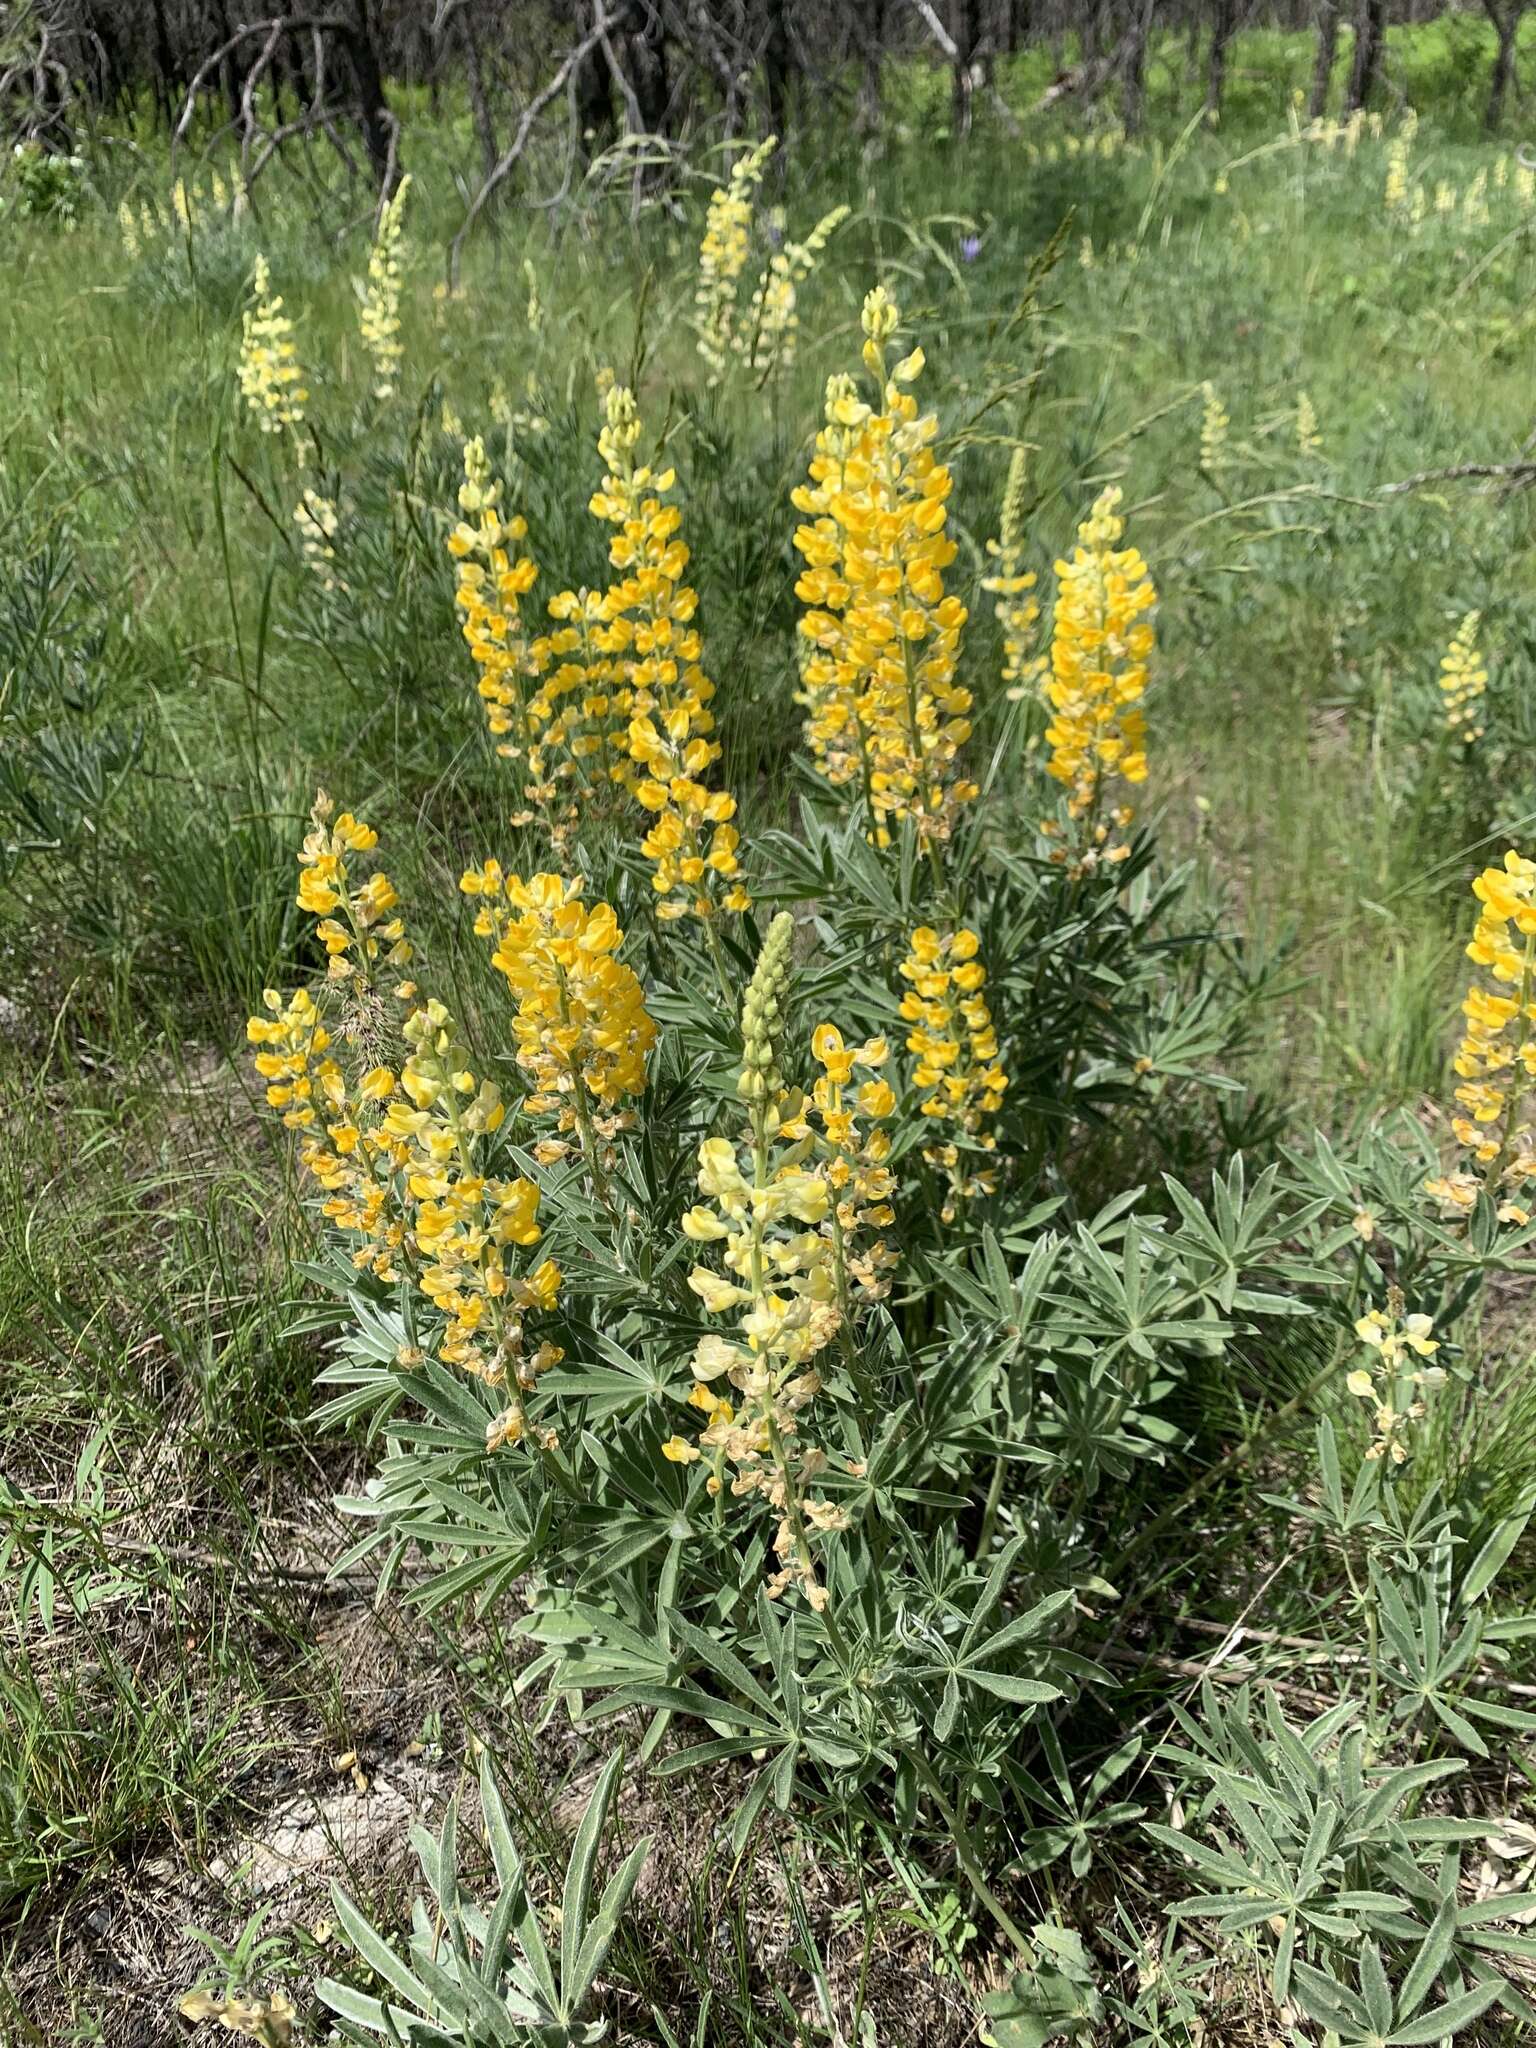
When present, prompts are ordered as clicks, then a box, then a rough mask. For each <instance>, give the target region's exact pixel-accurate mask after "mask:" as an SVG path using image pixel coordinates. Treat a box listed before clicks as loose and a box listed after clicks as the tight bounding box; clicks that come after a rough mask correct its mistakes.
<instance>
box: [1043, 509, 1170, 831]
mask: <svg viewBox="0 0 1536 2048" xmlns="http://www.w3.org/2000/svg"><path fill="white" fill-rule="evenodd" d="M1120 498H1121V493H1120V490H1119V487H1118V486H1115V485H1112V486H1111V487H1110V488H1109V489H1107V490H1105V491H1103V492H1101V493H1100V495H1099V498H1098V500H1097V502H1096V503H1095V505H1094V508H1093V511H1092V512H1091V513H1090V515H1089V517H1088V518H1087V519H1086V520H1085V521H1084V522H1083V524H1082V525H1081V526H1080V527H1079V528H1078V530H1077V543H1078V544H1077V547H1076V548H1075V549H1074V551H1073V554H1072V559H1071V561H1069V562H1068V561H1061V562H1058V563H1057V564H1056V579H1057V589H1056V610H1055V614H1054V617H1053V619H1052V624H1051V670H1050V676H1049V678H1048V679H1047V681H1046V684H1045V699H1046V703H1047V705H1048V707H1049V709H1050V713H1051V720H1050V723H1049V725H1048V726H1047V727H1046V734H1045V737H1046V741H1047V744H1048V745H1049V746H1050V749H1051V756H1050V760H1049V762H1048V763H1047V767H1048V770H1049V772H1050V774H1051V775H1052V776H1053V777H1054V778H1055V779H1056V781H1058V782H1060V783H1062V784H1064V785H1065V787H1066V790H1067V815H1068V819H1069V821H1070V822H1071V823H1072V824H1074V825H1077V824H1080V823H1081V822H1082V821H1084V820H1087V821H1088V826H1087V831H1088V837H1089V841H1090V843H1089V844H1088V845H1087V846H1086V847H1085V848H1083V849H1082V851H1081V853H1080V856H1079V864H1080V865H1081V866H1088V865H1092V864H1094V863H1095V862H1096V861H1098V860H1100V859H1103V860H1110V861H1113V860H1118V859H1123V858H1124V856H1125V854H1126V852H1127V851H1128V848H1127V847H1126V846H1125V845H1124V844H1120V845H1114V846H1111V845H1109V844H1108V841H1109V838H1110V828H1111V825H1113V826H1116V827H1119V828H1120V829H1121V830H1123V829H1124V828H1125V827H1126V826H1128V825H1129V823H1130V821H1131V817H1132V815H1133V814H1132V812H1131V811H1130V809H1129V807H1128V806H1125V805H1124V804H1121V805H1120V806H1118V807H1117V808H1116V809H1115V810H1114V811H1113V813H1112V814H1111V816H1110V817H1109V818H1104V817H1101V816H1100V815H1099V812H1100V810H1101V808H1102V800H1103V793H1104V790H1105V787H1106V785H1108V784H1109V783H1110V782H1111V781H1112V780H1113V779H1115V778H1119V779H1120V780H1121V781H1123V782H1129V783H1139V782H1144V781H1145V780H1146V776H1147V756H1146V719H1145V715H1144V714H1143V712H1142V709H1141V698H1142V695H1143V693H1144V691H1145V689H1146V686H1147V663H1148V660H1149V658H1150V656H1151V653H1152V649H1153V644H1154V639H1153V631H1152V627H1151V624H1150V623H1149V621H1148V619H1147V617H1146V614H1147V613H1148V612H1149V611H1150V610H1151V608H1152V606H1153V605H1154V604H1155V603H1156V601H1157V592H1156V590H1155V589H1154V588H1153V585H1152V579H1151V577H1150V576H1149V575H1148V573H1147V565H1146V563H1145V562H1144V561H1143V560H1142V558H1141V555H1140V553H1139V552H1138V550H1137V549H1135V548H1121V547H1119V546H1118V545H1117V543H1118V542H1119V541H1120V539H1121V538H1122V536H1123V534H1124V532H1125V522H1124V520H1123V519H1122V518H1121V517H1120V514H1119V510H1118V508H1119V504H1120ZM1055 829H1056V827H1055V824H1054V821H1052V823H1051V824H1049V825H1048V826H1047V830H1055Z"/></svg>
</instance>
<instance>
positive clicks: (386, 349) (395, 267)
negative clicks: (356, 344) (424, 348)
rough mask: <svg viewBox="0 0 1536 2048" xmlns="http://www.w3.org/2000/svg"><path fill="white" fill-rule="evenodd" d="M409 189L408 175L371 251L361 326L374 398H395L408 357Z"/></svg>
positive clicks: (381, 219) (384, 215) (384, 214)
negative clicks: (403, 309)
mask: <svg viewBox="0 0 1536 2048" xmlns="http://www.w3.org/2000/svg"><path fill="white" fill-rule="evenodd" d="M410 188H411V180H410V174H409V172H407V174H406V175H405V177H403V178H402V179H401V180H400V182H399V184H398V185H397V186H396V187H395V190H394V195H393V197H392V198H391V199H390V201H389V203H388V204H387V205H386V206H385V208H384V211H383V212H382V213H381V214H380V215H379V226H378V232H377V233H376V234H375V236H374V238H373V247H372V248H371V249H370V250H369V252H368V282H367V285H366V287H365V288H364V291H363V303H362V310H361V312H360V314H359V316H358V326H359V331H360V332H361V334H362V337H363V347H364V348H365V349H366V350H367V351H368V354H369V356H370V357H371V358H372V361H373V395H374V397H375V398H392V397H393V396H394V394H395V387H396V385H397V384H398V382H399V379H400V365H401V363H402V361H403V360H404V358H405V345H404V343H403V342H402V341H401V339H400V228H401V219H402V217H403V215H404V212H405V195H406V193H407V192H408V191H409V190H410Z"/></svg>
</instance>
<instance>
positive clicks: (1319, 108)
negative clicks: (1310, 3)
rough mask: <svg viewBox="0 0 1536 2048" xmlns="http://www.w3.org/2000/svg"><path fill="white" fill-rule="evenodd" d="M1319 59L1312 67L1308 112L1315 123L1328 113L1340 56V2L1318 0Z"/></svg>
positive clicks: (1335, 0) (1336, 0) (1337, 0)
mask: <svg viewBox="0 0 1536 2048" xmlns="http://www.w3.org/2000/svg"><path fill="white" fill-rule="evenodd" d="M1316 14H1317V59H1316V62H1315V63H1314V64H1313V66H1312V92H1311V96H1310V98H1309V99H1308V101H1307V112H1308V114H1309V115H1310V116H1311V117H1312V119H1313V120H1314V121H1316V120H1317V119H1319V118H1320V116H1322V115H1323V114H1326V113H1327V111H1328V88H1329V86H1330V85H1331V84H1332V82H1333V66H1334V60H1335V59H1336V58H1337V56H1338V54H1339V0H1317V7H1316Z"/></svg>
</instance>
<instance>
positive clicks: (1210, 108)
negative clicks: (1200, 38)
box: [1205, 0, 1237, 120]
mask: <svg viewBox="0 0 1536 2048" xmlns="http://www.w3.org/2000/svg"><path fill="white" fill-rule="evenodd" d="M1236 26H1237V0H1216V4H1215V7H1214V9H1213V10H1212V21H1211V56H1210V63H1209V66H1208V68H1207V70H1206V74H1205V111H1206V112H1207V113H1208V114H1213V115H1215V116H1216V118H1217V119H1218V120H1219V119H1220V118H1221V102H1222V99H1223V96H1224V95H1225V93H1226V90H1227V45H1228V43H1230V42H1231V40H1232V31H1233V30H1234V29H1235V28H1236Z"/></svg>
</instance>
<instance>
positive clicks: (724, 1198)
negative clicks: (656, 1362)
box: [662, 912, 848, 1610]
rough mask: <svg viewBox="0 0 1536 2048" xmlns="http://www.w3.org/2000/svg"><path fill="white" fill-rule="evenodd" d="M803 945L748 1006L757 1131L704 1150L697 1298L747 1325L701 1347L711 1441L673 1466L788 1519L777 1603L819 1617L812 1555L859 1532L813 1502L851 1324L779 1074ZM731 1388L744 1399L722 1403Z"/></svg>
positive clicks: (770, 971)
mask: <svg viewBox="0 0 1536 2048" xmlns="http://www.w3.org/2000/svg"><path fill="white" fill-rule="evenodd" d="M793 938H794V923H793V920H792V919H791V918H790V916H789V914H788V913H787V912H781V913H780V914H779V915H778V916H777V917H776V918H775V919H774V921H773V923H772V925H771V926H770V927H769V931H768V936H767V939H766V940H765V941H764V944H763V950H762V953H761V955H760V956H759V959H758V964H757V968H756V970H755V972H754V974H753V976H752V981H751V983H750V985H749V987H748V989H747V994H746V999H745V1002H744V1004H743V1006H742V1019H741V1024H742V1068H741V1076H740V1080H739V1081H738V1084H737V1092H738V1094H739V1096H740V1098H741V1100H742V1101H743V1102H744V1103H745V1104H746V1106H747V1110H748V1116H749V1125H748V1130H747V1132H746V1134H745V1136H744V1138H743V1140H742V1142H741V1143H740V1144H739V1145H738V1144H736V1143H733V1142H732V1141H731V1140H730V1139H729V1138H708V1139H706V1140H705V1141H704V1143H703V1144H702V1145H701V1146H700V1147H699V1171H698V1188H699V1192H700V1194H701V1195H702V1196H703V1197H704V1200H703V1201H702V1202H700V1203H697V1204H695V1206H694V1207H693V1208H692V1209H690V1210H689V1211H688V1212H687V1214H686V1215H685V1216H684V1218H683V1230H684V1233H685V1235H686V1236H687V1237H688V1238H689V1239H690V1240H691V1241H692V1242H693V1243H695V1244H698V1245H701V1246H707V1247H709V1248H710V1249H711V1250H712V1252H713V1253H714V1258H715V1262H714V1263H711V1264H709V1265H705V1264H703V1263H700V1264H698V1265H696V1266H695V1267H694V1268H693V1271H692V1272H691V1274H690V1275H689V1285H690V1286H691V1287H692V1289H693V1291H694V1293H695V1294H696V1295H697V1296H698V1298H699V1300H700V1301H701V1302H702V1303H703V1305H704V1307H705V1309H706V1310H707V1311H708V1312H709V1314H711V1315H732V1316H734V1317H735V1331H734V1334H733V1335H732V1336H730V1337H725V1336H718V1335H713V1334H711V1335H709V1336H706V1337H703V1338H701V1339H700V1340H699V1343H698V1345H697V1346H696V1348H695V1351H694V1355H693V1376H694V1383H695V1384H694V1391H693V1394H692V1396H691V1397H690V1399H691V1405H692V1406H694V1407H696V1408H698V1409H700V1410H702V1412H703V1414H704V1417H705V1427H704V1429H703V1430H702V1432H701V1433H700V1435H699V1437H698V1440H697V1441H696V1442H690V1441H689V1440H688V1439H687V1438H685V1437H683V1436H681V1435H674V1436H673V1437H671V1438H670V1439H669V1440H668V1441H667V1442H666V1443H665V1444H663V1445H662V1455H663V1456H664V1457H665V1458H667V1459H668V1460H670V1461H671V1462H672V1463H674V1464H680V1465H692V1464H696V1463H698V1462H699V1461H700V1460H701V1459H707V1460H708V1462H709V1477H708V1480H707V1487H708V1490H709V1492H710V1493H712V1494H719V1493H720V1492H721V1490H722V1487H723V1485H724V1478H725V1468H726V1467H727V1465H729V1466H730V1467H732V1468H733V1474H734V1476H733V1478H732V1481H731V1492H732V1493H733V1494H735V1495H737V1496H757V1497H760V1498H761V1499H763V1500H764V1501H765V1502H766V1503H767V1505H768V1507H769V1508H770V1509H771V1510H772V1512H773V1513H774V1515H775V1516H776V1518H777V1530H776V1534H775V1537H774V1553H775V1555H776V1557H777V1558H778V1560H779V1563H778V1569H777V1570H776V1572H775V1573H774V1575H773V1577H772V1578H771V1579H770V1581H769V1584H768V1593H769V1597H770V1598H776V1597H777V1596H778V1595H780V1594H782V1593H783V1592H784V1591H786V1590H787V1589H788V1588H789V1587H791V1586H797V1587H798V1588H799V1589H800V1591H801V1592H802V1593H803V1594H804V1596H805V1598H806V1599H807V1601H808V1602H809V1603H810V1605H811V1606H812V1607H813V1608H816V1609H818V1610H819V1609H821V1608H824V1607H825V1606H826V1604H827V1597H828V1596H827V1590H826V1587H825V1585H824V1584H823V1583H822V1581H821V1578H820V1576H819V1575H818V1573H817V1570H816V1566H815V1561H814V1557H813V1554H812V1548H811V1545H812V1541H813V1539H819V1538H822V1537H825V1536H826V1535H829V1534H831V1533H832V1532H834V1531H836V1530H839V1529H843V1528H846V1527H847V1524H848V1517H847V1514H846V1512H845V1511H844V1510H843V1509H842V1508H840V1507H838V1506H836V1505H835V1504H834V1503H833V1502H830V1501H827V1500H824V1499H821V1498H819V1497H818V1496H817V1495H815V1494H814V1493H812V1491H811V1488H812V1486H813V1485H814V1483H815V1481H816V1480H817V1479H818V1478H820V1476H821V1475H822V1474H823V1473H825V1472H826V1470H827V1469H828V1464H829V1460H828V1458H827V1455H826V1453H825V1452H824V1451H822V1450H821V1449H819V1448H817V1447H816V1446H814V1445H810V1444H807V1443H805V1442H804V1441H803V1440H802V1428H801V1418H802V1417H803V1416H804V1414H805V1411H806V1410H807V1409H808V1408H809V1407H810V1405H811V1403H812V1402H813V1401H814V1400H815V1398H816V1396H817V1394H818V1393H819V1392H820V1391H821V1385H822V1380H821V1374H820V1372H819V1370H818V1369H817V1367H816V1365H815V1362H814V1361H815V1359H816V1357H817V1355H818V1354H819V1353H820V1352H821V1351H823V1350H824V1349H825V1348H826V1346H827V1345H828V1344H830V1343H831V1342H832V1340H833V1339H834V1338H835V1337H836V1335H837V1333H838V1331H839V1329H840V1328H841V1327H842V1324H843V1312H842V1310H841V1309H840V1307H839V1304H838V1283H837V1274H836V1267H835V1254H834V1243H833V1240H832V1238H831V1236H830V1234H829V1233H828V1231H827V1230H826V1229H825V1228H824V1227H823V1226H825V1225H826V1224H827V1222H828V1220H829V1218H830V1216H831V1215H832V1212H833V1206H834V1204H833V1194H832V1190H831V1188H830V1186H829V1183H828V1179H827V1177H826V1176H825V1175H824V1174H821V1173H818V1172H816V1171H815V1170H814V1168H813V1167H812V1166H810V1165H808V1164H807V1158H808V1154H809V1148H810V1140H809V1137H808V1136H801V1135H800V1131H801V1123H800V1110H801V1104H800V1101H799V1098H798V1097H790V1098H788V1100H787V1101H786V1097H785V1087H784V1077H783V1074H782V1072H781V1071H780V1067H779V1056H780V1043H781V1040H782V1036H783V1028H784V1008H785V1002H786V998H787V994H788V987H789V978H790V949H791V945H792V942H793ZM786 1111H787V1112H788V1114H787V1116H786ZM722 1383H723V1384H724V1385H725V1386H728V1387H729V1388H730V1389H731V1390H732V1392H731V1394H727V1393H725V1392H722V1391H720V1388H721V1385H722ZM732 1394H734V1396H735V1398H734V1399H733V1398H732Z"/></svg>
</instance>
